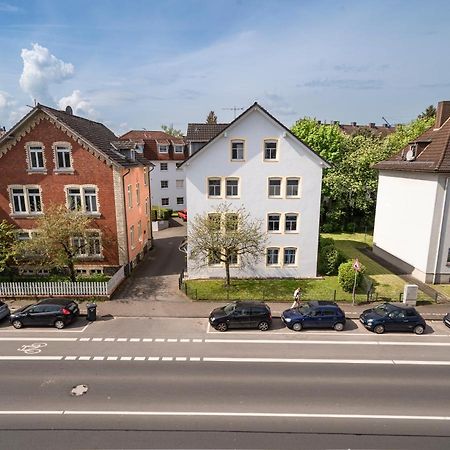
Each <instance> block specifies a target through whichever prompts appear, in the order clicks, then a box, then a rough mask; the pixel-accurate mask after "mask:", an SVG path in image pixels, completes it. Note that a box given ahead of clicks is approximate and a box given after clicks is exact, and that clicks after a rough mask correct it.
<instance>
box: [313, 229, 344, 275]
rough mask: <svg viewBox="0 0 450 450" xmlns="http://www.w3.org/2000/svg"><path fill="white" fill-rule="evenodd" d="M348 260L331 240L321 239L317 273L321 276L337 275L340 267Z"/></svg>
mask: <svg viewBox="0 0 450 450" xmlns="http://www.w3.org/2000/svg"><path fill="white" fill-rule="evenodd" d="M346 260H347V257H346V256H345V255H344V254H343V253H342V252H341V251H340V250H338V249H337V248H336V246H335V245H334V240H333V239H331V238H323V237H320V238H319V256H318V261H317V271H318V272H319V273H320V274H321V275H336V274H337V272H338V268H339V266H340V265H341V264H342V263H343V262H345V261H346Z"/></svg>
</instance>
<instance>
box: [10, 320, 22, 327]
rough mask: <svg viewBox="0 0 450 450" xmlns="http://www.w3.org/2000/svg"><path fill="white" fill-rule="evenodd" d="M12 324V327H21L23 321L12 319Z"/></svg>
mask: <svg viewBox="0 0 450 450" xmlns="http://www.w3.org/2000/svg"><path fill="white" fill-rule="evenodd" d="M12 326H13V327H14V328H17V329H19V328H22V327H23V323H22V322H21V321H20V320H13V322H12Z"/></svg>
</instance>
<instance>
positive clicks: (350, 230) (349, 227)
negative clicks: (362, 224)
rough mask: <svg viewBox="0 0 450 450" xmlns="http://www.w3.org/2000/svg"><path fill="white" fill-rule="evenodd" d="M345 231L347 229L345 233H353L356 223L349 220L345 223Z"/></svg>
mask: <svg viewBox="0 0 450 450" xmlns="http://www.w3.org/2000/svg"><path fill="white" fill-rule="evenodd" d="M345 231H347V233H354V232H355V231H356V223H355V222H349V223H348V224H347V225H345Z"/></svg>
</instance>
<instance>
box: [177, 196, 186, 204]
mask: <svg viewBox="0 0 450 450" xmlns="http://www.w3.org/2000/svg"><path fill="white" fill-rule="evenodd" d="M183 204H184V197H177V205H183Z"/></svg>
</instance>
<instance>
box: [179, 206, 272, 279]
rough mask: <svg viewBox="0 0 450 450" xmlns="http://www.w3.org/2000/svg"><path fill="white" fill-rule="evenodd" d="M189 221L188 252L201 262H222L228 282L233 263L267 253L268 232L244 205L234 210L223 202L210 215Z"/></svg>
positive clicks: (250, 261) (257, 258)
mask: <svg viewBox="0 0 450 450" xmlns="http://www.w3.org/2000/svg"><path fill="white" fill-rule="evenodd" d="M189 220H190V224H189V235H188V251H189V255H190V257H191V258H192V259H194V260H195V261H197V262H199V263H200V264H208V263H211V262H214V263H223V264H224V265H225V275H226V285H227V286H229V285H230V265H231V264H233V263H234V262H235V261H237V259H238V258H239V263H240V267H244V266H246V265H248V264H250V263H254V262H256V261H258V260H259V259H260V258H261V256H262V255H264V248H265V244H266V234H265V233H264V232H263V231H262V229H261V223H260V221H258V220H254V219H252V218H251V217H250V214H249V213H248V212H247V211H246V210H245V208H243V207H241V208H238V209H236V210H234V209H232V207H231V206H230V205H229V204H226V203H223V204H221V205H219V206H218V207H217V209H216V210H215V211H214V212H212V213H208V214H204V215H199V214H197V215H196V216H194V217H193V218H192V219H189Z"/></svg>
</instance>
